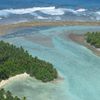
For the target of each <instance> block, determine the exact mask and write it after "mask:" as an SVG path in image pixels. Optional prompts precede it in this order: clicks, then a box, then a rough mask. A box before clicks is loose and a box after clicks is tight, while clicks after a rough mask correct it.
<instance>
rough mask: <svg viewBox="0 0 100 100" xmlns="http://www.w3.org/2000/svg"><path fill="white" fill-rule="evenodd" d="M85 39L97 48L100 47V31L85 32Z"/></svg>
mask: <svg viewBox="0 0 100 100" xmlns="http://www.w3.org/2000/svg"><path fill="white" fill-rule="evenodd" d="M85 39H86V41H87V43H89V44H91V45H92V46H94V47H95V48H100V32H87V33H86V34H85Z"/></svg>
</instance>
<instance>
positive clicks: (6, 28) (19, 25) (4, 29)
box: [0, 21, 100, 35]
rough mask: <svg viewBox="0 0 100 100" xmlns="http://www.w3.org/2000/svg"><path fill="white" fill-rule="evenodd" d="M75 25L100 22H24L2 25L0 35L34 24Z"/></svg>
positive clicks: (98, 24) (99, 24) (95, 24)
mask: <svg viewBox="0 0 100 100" xmlns="http://www.w3.org/2000/svg"><path fill="white" fill-rule="evenodd" d="M65 25H68V26H75V25H85V26H91V25H92V26H100V22H83V21H55V22H41V21H37V22H36V21H34V22H22V23H16V24H7V25H0V35H2V34H5V33H7V32H8V31H9V30H12V29H16V28H23V27H33V26H65Z"/></svg>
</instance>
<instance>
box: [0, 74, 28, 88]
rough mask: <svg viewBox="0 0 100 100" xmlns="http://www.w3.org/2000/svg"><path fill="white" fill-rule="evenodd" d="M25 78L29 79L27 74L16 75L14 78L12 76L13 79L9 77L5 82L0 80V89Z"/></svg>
mask: <svg viewBox="0 0 100 100" xmlns="http://www.w3.org/2000/svg"><path fill="white" fill-rule="evenodd" d="M27 77H29V74H27V73H24V74H19V75H16V76H14V77H10V78H9V79H7V80H2V81H1V82H0V88H2V87H4V86H5V85H6V84H7V83H9V82H11V81H13V80H16V79H25V78H27Z"/></svg>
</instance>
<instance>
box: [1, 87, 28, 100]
mask: <svg viewBox="0 0 100 100" xmlns="http://www.w3.org/2000/svg"><path fill="white" fill-rule="evenodd" d="M0 100H26V98H25V97H23V98H22V99H20V98H18V97H17V96H15V97H14V96H12V94H11V92H9V91H7V92H6V91H5V90H4V89H1V90H0Z"/></svg>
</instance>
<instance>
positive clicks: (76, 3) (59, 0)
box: [0, 0, 100, 9]
mask: <svg viewBox="0 0 100 100" xmlns="http://www.w3.org/2000/svg"><path fill="white" fill-rule="evenodd" d="M33 6H35V7H36V6H41V7H42V6H58V7H68V6H70V7H89V8H97V7H98V8H100V0H0V9H8V8H28V7H33Z"/></svg>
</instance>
